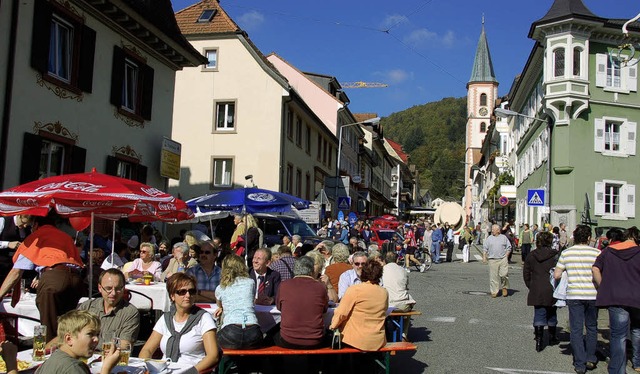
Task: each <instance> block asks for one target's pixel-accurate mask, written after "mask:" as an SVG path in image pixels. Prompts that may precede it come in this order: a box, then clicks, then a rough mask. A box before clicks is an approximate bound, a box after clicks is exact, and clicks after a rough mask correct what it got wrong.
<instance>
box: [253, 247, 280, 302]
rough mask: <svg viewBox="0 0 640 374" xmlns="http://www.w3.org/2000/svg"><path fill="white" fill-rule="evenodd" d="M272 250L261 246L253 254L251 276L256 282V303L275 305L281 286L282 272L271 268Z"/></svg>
mask: <svg viewBox="0 0 640 374" xmlns="http://www.w3.org/2000/svg"><path fill="white" fill-rule="evenodd" d="M270 263H271V251H269V250H267V249H264V248H259V249H257V250H256V252H255V253H254V254H253V260H252V265H253V268H252V269H251V270H250V271H249V277H250V278H251V279H253V280H254V282H256V304H258V305H273V304H275V301H276V295H277V294H278V289H279V288H280V280H281V278H280V273H278V272H277V271H275V270H273V269H271V268H269V267H268V266H269V264H270Z"/></svg>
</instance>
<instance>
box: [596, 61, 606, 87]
mask: <svg viewBox="0 0 640 374" xmlns="http://www.w3.org/2000/svg"><path fill="white" fill-rule="evenodd" d="M606 84H607V55H606V54H604V53H598V54H596V87H604V86H606Z"/></svg>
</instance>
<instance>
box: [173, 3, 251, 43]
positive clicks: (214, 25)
mask: <svg viewBox="0 0 640 374" xmlns="http://www.w3.org/2000/svg"><path fill="white" fill-rule="evenodd" d="M207 9H214V10H216V13H215V15H214V16H213V18H212V19H211V21H209V22H197V21H198V18H199V17H200V15H201V14H202V12H203V11H204V10H207ZM176 21H178V26H179V27H180V30H181V31H182V33H183V34H184V35H187V36H189V35H197V34H220V33H235V32H240V31H242V30H241V29H240V27H238V25H237V24H236V23H235V22H234V21H233V20H232V19H231V17H229V15H228V14H227V12H225V11H224V9H222V7H221V6H220V3H219V2H218V1H217V0H202V1H200V2H198V3H195V4H193V5H191V6H189V7H187V8H184V9H182V10H180V11H178V12H177V13H176Z"/></svg>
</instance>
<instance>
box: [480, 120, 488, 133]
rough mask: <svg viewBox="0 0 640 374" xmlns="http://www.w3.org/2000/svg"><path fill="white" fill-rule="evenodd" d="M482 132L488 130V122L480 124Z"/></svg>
mask: <svg viewBox="0 0 640 374" xmlns="http://www.w3.org/2000/svg"><path fill="white" fill-rule="evenodd" d="M480 132H487V124H486V123H484V122H482V123H481V124H480Z"/></svg>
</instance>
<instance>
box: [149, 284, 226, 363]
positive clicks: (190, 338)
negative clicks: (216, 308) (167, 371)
mask: <svg viewBox="0 0 640 374" xmlns="http://www.w3.org/2000/svg"><path fill="white" fill-rule="evenodd" d="M196 283H197V282H196V279H195V278H194V277H193V276H191V275H187V274H185V273H176V274H174V275H173V276H171V277H170V278H169V279H168V281H167V291H168V292H169V296H170V298H171V302H172V304H171V309H170V311H169V312H167V313H165V314H164V316H163V317H162V318H160V319H159V320H158V322H156V325H155V326H154V328H153V332H152V333H151V336H150V337H149V340H147V342H146V343H145V345H144V347H142V350H141V351H140V355H139V356H140V358H151V356H152V355H153V352H155V351H156V349H158V347H159V348H160V350H161V351H162V353H163V359H167V358H171V361H174V362H179V363H185V364H189V365H193V366H194V367H195V369H196V370H197V371H199V372H202V371H203V370H208V369H211V368H213V367H215V365H216V364H217V363H218V361H219V359H220V357H219V355H218V343H217V342H216V324H215V322H214V320H213V317H212V316H211V314H209V313H207V312H206V311H205V310H203V309H201V308H199V307H197V306H196V305H195V300H196V293H197V290H196Z"/></svg>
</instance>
